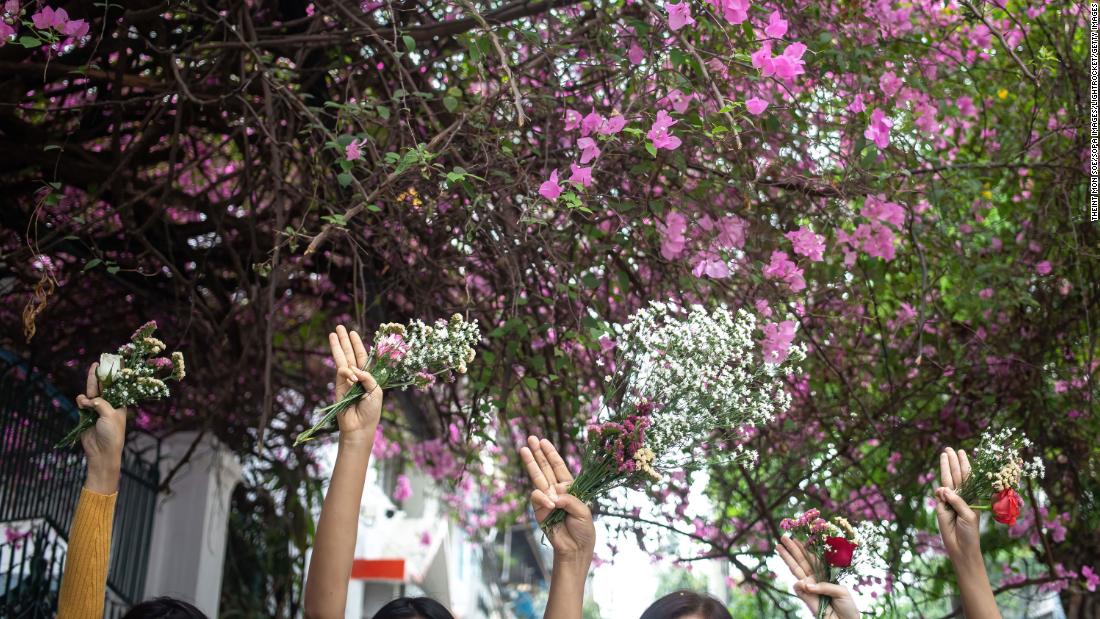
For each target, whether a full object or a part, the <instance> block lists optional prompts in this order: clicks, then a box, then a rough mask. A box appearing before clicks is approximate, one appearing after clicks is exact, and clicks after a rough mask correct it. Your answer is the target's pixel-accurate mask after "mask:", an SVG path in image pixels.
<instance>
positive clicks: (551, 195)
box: [539, 170, 561, 202]
mask: <svg viewBox="0 0 1100 619" xmlns="http://www.w3.org/2000/svg"><path fill="white" fill-rule="evenodd" d="M539 195H540V196H542V197H544V198H546V199H547V200H550V201H551V202H553V201H555V200H557V199H558V196H560V195H561V185H559V184H558V171H557V170H554V171H552V172H550V179H549V180H545V181H543V182H542V184H541V185H539Z"/></svg>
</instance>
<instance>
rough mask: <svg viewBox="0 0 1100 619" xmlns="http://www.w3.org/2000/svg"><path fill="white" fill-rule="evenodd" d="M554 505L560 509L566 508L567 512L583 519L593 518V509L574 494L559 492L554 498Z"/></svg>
mask: <svg viewBox="0 0 1100 619" xmlns="http://www.w3.org/2000/svg"><path fill="white" fill-rule="evenodd" d="M554 505H555V506H556V507H558V508H559V509H564V510H565V513H567V514H569V515H570V516H573V517H574V518H579V519H581V520H591V519H592V510H590V509H588V506H587V505H585V504H584V501H581V500H580V499H578V498H577V497H575V496H573V495H572V494H559V495H558V496H557V498H555V499H554Z"/></svg>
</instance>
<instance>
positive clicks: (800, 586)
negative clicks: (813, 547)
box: [776, 536, 859, 619]
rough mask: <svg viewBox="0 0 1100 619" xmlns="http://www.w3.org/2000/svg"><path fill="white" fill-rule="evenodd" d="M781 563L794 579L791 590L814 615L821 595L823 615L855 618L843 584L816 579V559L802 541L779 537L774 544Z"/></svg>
mask: <svg viewBox="0 0 1100 619" xmlns="http://www.w3.org/2000/svg"><path fill="white" fill-rule="evenodd" d="M776 549H777V550H778V551H779V556H780V557H781V558H782V559H783V562H784V563H786V564H787V567H788V568H790V570H791V573H792V574H794V577H795V578H797V579H798V582H796V583H794V592H795V595H797V596H798V598H799V599H800V600H802V602H803V603H805V604H806V607H807V608H809V609H810V612H811V613H813V614H814V615H815V616H816V615H817V612H818V611H819V610H820V609H821V596H823V595H824V596H828V597H829V612H828V614H826V615H825V616H826V617H830V618H834V619H854V618H857V617H859V608H857V607H856V602H855V600H854V599H853V598H852V594H851V592H850V591H848V588H847V587H842V586H840V585H838V584H835V583H831V582H817V576H816V574H817V573H818V571H819V569H818V559H817V557H815V556H813V555H812V554H810V553H809V552H807V551H806V547H805V546H804V545H803V544H802V542H800V541H798V540H796V539H794V538H791V537H786V536H784V537H781V538H779V546H777V547H776Z"/></svg>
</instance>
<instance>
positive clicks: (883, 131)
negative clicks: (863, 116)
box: [863, 109, 894, 148]
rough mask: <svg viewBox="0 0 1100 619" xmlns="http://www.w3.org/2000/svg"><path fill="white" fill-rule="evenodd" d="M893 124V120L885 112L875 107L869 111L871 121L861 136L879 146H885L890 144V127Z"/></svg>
mask: <svg viewBox="0 0 1100 619" xmlns="http://www.w3.org/2000/svg"><path fill="white" fill-rule="evenodd" d="M893 126H894V121H893V120H891V119H890V118H888V117H887V116H886V113H885V112H883V111H882V110H878V109H876V110H874V111H873V112H871V122H870V124H868V125H867V129H866V130H865V131H864V132H863V137H865V138H867V139H868V140H871V141H872V142H874V143H875V146H878V147H879V148H886V147H887V146H889V145H890V127H893Z"/></svg>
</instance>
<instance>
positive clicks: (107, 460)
mask: <svg viewBox="0 0 1100 619" xmlns="http://www.w3.org/2000/svg"><path fill="white" fill-rule="evenodd" d="M98 367H99V363H93V364H92V367H90V368H88V379H87V383H86V385H85V388H84V393H83V394H81V395H78V396H76V405H77V406H79V407H80V408H86V409H90V410H94V411H95V413H96V415H98V416H99V418H98V419H96V422H95V425H94V426H92V427H91V428H88V429H87V430H85V431H84V433H83V434H81V435H80V444H81V446H82V447H84V456H85V457H86V458H87V459H88V479H87V481H86V482H85V484H84V486H85V487H86V488H87V489H88V490H91V491H92V492H97V493H99V494H114V493H115V492H117V491H118V476H119V473H120V471H121V469H122V445H123V443H125V441H126V409H125V408H115V407H113V406H111V403H110V402H108V401H107V400H104V399H103V398H101V397H99V379H97V378H96V369H97V368H98Z"/></svg>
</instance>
